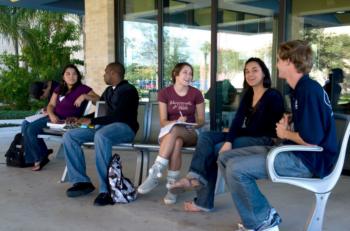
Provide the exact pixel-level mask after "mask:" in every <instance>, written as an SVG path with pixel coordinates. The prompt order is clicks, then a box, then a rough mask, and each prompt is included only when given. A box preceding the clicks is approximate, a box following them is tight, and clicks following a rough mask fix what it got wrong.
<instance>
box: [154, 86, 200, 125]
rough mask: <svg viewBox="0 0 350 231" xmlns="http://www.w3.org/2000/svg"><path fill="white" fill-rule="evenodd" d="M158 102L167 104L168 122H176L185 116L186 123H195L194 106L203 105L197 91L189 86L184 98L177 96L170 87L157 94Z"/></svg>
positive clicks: (172, 87)
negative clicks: (181, 116)
mask: <svg viewBox="0 0 350 231" xmlns="http://www.w3.org/2000/svg"><path fill="white" fill-rule="evenodd" d="M158 101H159V102H162V103H166V104H167V112H168V120H170V121H173V120H177V119H178V118H179V117H180V115H181V114H182V115H183V116H187V121H186V122H188V123H195V122H196V117H195V113H196V105H197V104H200V103H203V102H204V98H203V95H202V93H201V92H200V91H199V90H198V89H196V88H194V87H191V86H190V87H189V90H188V92H187V94H186V95H185V96H179V95H178V94H177V93H176V92H175V89H174V85H171V86H169V87H166V88H164V89H162V90H160V91H159V92H158Z"/></svg>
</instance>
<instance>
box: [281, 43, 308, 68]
mask: <svg viewBox="0 0 350 231" xmlns="http://www.w3.org/2000/svg"><path fill="white" fill-rule="evenodd" d="M278 57H279V58H280V59H282V60H287V59H289V61H290V62H292V63H293V64H294V66H295V68H296V69H297V71H298V72H299V73H303V74H308V73H309V72H310V71H311V69H312V66H313V60H312V50H311V47H310V45H309V44H308V42H307V41H303V40H292V41H288V42H284V43H282V44H281V45H280V46H279V48H278Z"/></svg>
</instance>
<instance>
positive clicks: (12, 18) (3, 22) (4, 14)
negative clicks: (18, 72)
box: [0, 6, 36, 63]
mask: <svg viewBox="0 0 350 231" xmlns="http://www.w3.org/2000/svg"><path fill="white" fill-rule="evenodd" d="M35 14H36V11H35V10H27V9H21V8H16V7H7V6H0V33H1V34H3V35H4V37H5V38H6V39H7V40H8V41H9V42H11V43H12V44H13V46H14V48H15V55H16V57H17V63H18V57H19V50H20V47H21V46H22V45H23V44H24V43H26V37H27V29H28V28H29V25H30V23H31V20H33V19H34V17H35Z"/></svg>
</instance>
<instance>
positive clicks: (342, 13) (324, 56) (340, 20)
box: [288, 0, 350, 114]
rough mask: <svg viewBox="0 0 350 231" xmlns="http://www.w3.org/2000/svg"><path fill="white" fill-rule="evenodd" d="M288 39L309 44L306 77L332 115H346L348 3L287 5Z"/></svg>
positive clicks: (349, 105) (349, 108) (313, 0)
mask: <svg viewBox="0 0 350 231" xmlns="http://www.w3.org/2000/svg"><path fill="white" fill-rule="evenodd" d="M290 12H291V13H290V15H289V22H290V24H289V26H288V32H289V34H290V37H291V39H306V40H308V41H310V43H311V45H312V49H313V51H314V59H315V60H314V67H313V69H312V71H311V73H310V76H311V77H312V78H313V79H315V80H316V81H317V82H318V83H320V84H321V85H322V86H324V89H325V90H326V92H327V93H328V95H329V98H330V99H331V103H332V106H333V109H334V111H337V112H344V113H346V114H349V113H350V78H349V73H350V69H349V68H350V20H349V19H350V2H349V1H341V0H333V1H317V0H309V1H301V0H296V1H291V9H290Z"/></svg>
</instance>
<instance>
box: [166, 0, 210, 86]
mask: <svg viewBox="0 0 350 231" xmlns="http://www.w3.org/2000/svg"><path fill="white" fill-rule="evenodd" d="M210 5H211V1H210V0H199V1H171V0H170V1H164V28H163V39H164V43H163V44H164V79H163V80H164V86H167V85H169V84H171V70H172V69H173V67H174V66H175V64H176V63H178V62H183V61H186V62H188V63H190V64H191V65H192V66H193V69H194V76H193V86H194V87H196V88H199V89H200V90H202V91H206V90H207V89H208V85H209V83H210V74H209V68H210V65H209V64H210V57H209V53H210V34H211V33H210V28H211V27H210V25H211V20H210V18H211V6H210Z"/></svg>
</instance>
